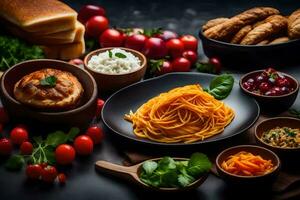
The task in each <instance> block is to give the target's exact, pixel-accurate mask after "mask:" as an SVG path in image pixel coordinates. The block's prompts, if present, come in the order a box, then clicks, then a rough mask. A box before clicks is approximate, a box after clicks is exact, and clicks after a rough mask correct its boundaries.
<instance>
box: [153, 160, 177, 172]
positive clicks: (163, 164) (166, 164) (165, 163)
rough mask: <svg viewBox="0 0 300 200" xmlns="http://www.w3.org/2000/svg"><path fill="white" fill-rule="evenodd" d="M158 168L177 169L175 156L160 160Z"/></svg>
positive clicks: (163, 169)
mask: <svg viewBox="0 0 300 200" xmlns="http://www.w3.org/2000/svg"><path fill="white" fill-rule="evenodd" d="M157 169H158V170H162V171H166V170H170V169H176V164H175V161H174V160H173V158H171V157H163V158H162V159H161V160H160V161H159V162H158V167H157Z"/></svg>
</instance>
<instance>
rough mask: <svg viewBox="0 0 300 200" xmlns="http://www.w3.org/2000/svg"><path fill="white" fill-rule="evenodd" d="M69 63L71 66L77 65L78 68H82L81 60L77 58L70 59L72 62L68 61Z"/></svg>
mask: <svg viewBox="0 0 300 200" xmlns="http://www.w3.org/2000/svg"><path fill="white" fill-rule="evenodd" d="M69 63H70V64H72V65H77V66H79V67H83V65H84V64H83V60H81V59H79V58H75V59H72V60H69Z"/></svg>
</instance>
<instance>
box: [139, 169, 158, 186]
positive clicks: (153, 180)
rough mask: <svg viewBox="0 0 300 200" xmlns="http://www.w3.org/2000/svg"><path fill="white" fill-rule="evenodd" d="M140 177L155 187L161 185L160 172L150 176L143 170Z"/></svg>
mask: <svg viewBox="0 0 300 200" xmlns="http://www.w3.org/2000/svg"><path fill="white" fill-rule="evenodd" d="M140 179H141V180H142V181H143V182H144V183H146V184H148V185H151V186H154V187H160V186H161V175H159V174H152V175H150V176H148V175H147V174H146V172H142V173H141V175H140Z"/></svg>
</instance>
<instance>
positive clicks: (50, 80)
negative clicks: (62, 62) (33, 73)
mask: <svg viewBox="0 0 300 200" xmlns="http://www.w3.org/2000/svg"><path fill="white" fill-rule="evenodd" d="M56 81H57V78H56V77H55V76H47V77H46V78H44V79H42V80H40V84H41V85H42V86H50V87H55V85H56Z"/></svg>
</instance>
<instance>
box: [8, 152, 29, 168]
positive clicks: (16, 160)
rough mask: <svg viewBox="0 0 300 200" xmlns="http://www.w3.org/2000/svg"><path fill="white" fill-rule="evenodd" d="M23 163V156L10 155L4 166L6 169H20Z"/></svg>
mask: <svg viewBox="0 0 300 200" xmlns="http://www.w3.org/2000/svg"><path fill="white" fill-rule="evenodd" d="M24 164H25V160H24V157H23V156H21V155H13V156H11V157H10V158H9V159H8V160H7V161H6V163H5V168H6V169H8V170H20V169H21V168H22V167H23V165H24Z"/></svg>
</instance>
